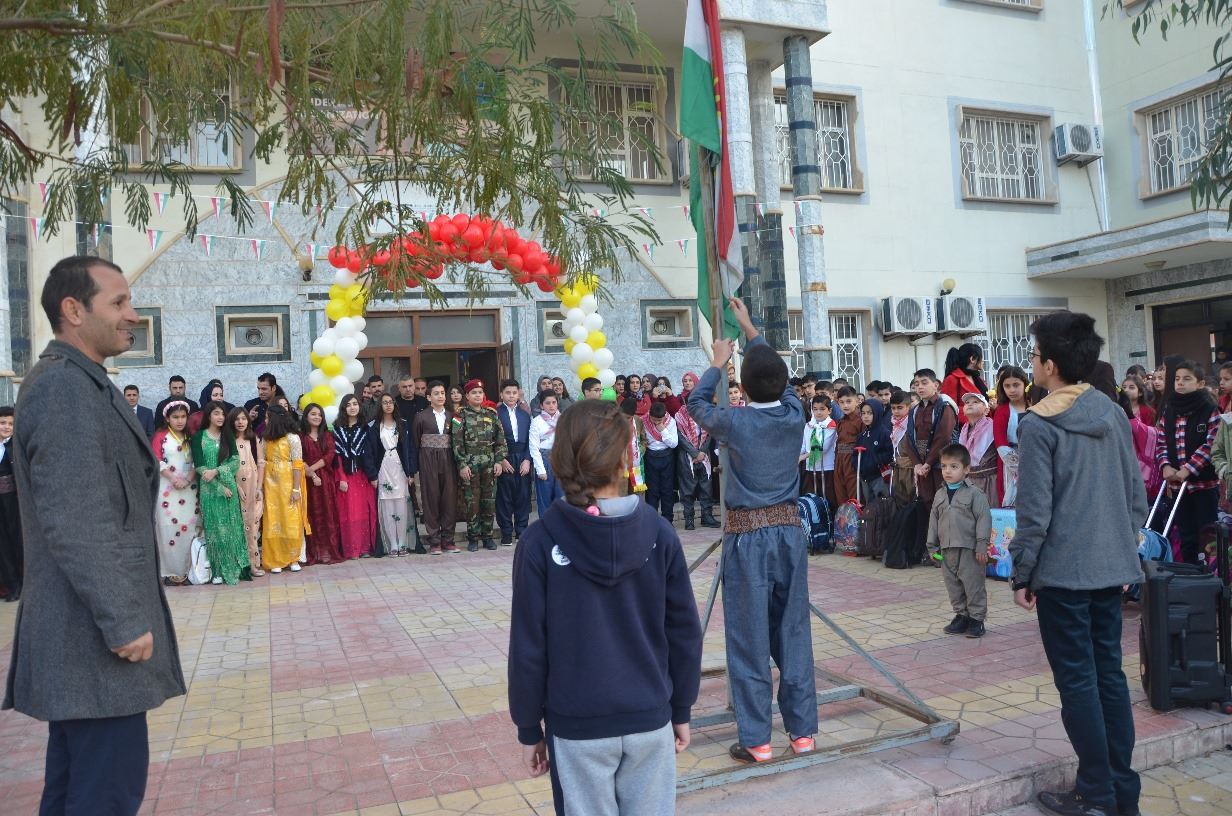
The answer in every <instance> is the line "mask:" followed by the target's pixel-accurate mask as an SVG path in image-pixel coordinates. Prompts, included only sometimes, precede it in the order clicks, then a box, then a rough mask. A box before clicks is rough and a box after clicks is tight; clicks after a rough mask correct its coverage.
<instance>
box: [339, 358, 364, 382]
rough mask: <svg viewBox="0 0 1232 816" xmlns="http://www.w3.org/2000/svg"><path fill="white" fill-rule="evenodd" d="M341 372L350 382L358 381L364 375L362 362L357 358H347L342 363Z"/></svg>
mask: <svg viewBox="0 0 1232 816" xmlns="http://www.w3.org/2000/svg"><path fill="white" fill-rule="evenodd" d="M342 373H343V374H345V375H346V378H347V379H348V380H350V381H351V382H359V381H360V380H361V379H363V377H364V364H363V363H361V362H360V361H359V360H347V361H346V362H345V363H343V365H342Z"/></svg>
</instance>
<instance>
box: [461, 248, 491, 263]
mask: <svg viewBox="0 0 1232 816" xmlns="http://www.w3.org/2000/svg"><path fill="white" fill-rule="evenodd" d="M491 257H492V253H490V252H488V250H487V248H486V247H482V246H480V247H475V248H474V249H472V250H471V251H470V254H469V255H468V256H467V259H468V260H469V261H470V262H471V263H477V264H481V263H487V262H488V259H489V258H491Z"/></svg>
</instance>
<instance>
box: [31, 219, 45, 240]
mask: <svg viewBox="0 0 1232 816" xmlns="http://www.w3.org/2000/svg"><path fill="white" fill-rule="evenodd" d="M30 229H31V230H33V232H34V241H35V243H37V242H38V239H39V236H41V235H42V234H43V219H42V218H31V219H30Z"/></svg>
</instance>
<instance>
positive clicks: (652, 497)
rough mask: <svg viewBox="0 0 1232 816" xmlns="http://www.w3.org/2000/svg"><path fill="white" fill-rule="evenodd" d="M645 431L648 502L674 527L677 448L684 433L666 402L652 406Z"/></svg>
mask: <svg viewBox="0 0 1232 816" xmlns="http://www.w3.org/2000/svg"><path fill="white" fill-rule="evenodd" d="M645 428H646V502H647V504H649V505H650V507H651V509H653V510H656V511H658V512H660V513H662V515H663V518H665V519H667V523H668V524H671V523H672V515H673V513H674V512H675V508H676V446H677V445H679V444H680V434H679V433H678V432H677V430H676V420H674V419H672V418H671V417H670V416H668V414H667V406H666V405H665V404H664V403H662V402H656V403H654V404H653V405H651V406H650V421H649V422H647V423H646V424H645Z"/></svg>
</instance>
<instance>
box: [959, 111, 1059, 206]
mask: <svg viewBox="0 0 1232 816" xmlns="http://www.w3.org/2000/svg"><path fill="white" fill-rule="evenodd" d="M958 135H959V153H960V160H961V163H962V178H963V195H964V197H965V198H974V199H993V200H999V201H1047V200H1048V190H1047V180H1046V178H1045V176H1044V171H1043V142H1042V141H1041V139H1040V120H1039V119H1026V118H1018V117H1012V116H1004V115H1001V114H992V113H974V112H968V111H964V112H963V113H962V120H961V123H960V124H959V128H958Z"/></svg>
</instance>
